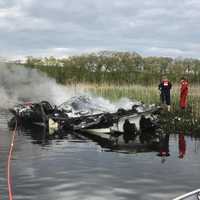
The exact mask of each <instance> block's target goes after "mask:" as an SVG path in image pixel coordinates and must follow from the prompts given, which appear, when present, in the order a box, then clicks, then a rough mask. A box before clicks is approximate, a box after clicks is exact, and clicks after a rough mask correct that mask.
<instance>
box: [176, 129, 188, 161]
mask: <svg viewBox="0 0 200 200" xmlns="http://www.w3.org/2000/svg"><path fill="white" fill-rule="evenodd" d="M178 146H179V158H183V157H184V155H185V151H186V143H185V137H184V134H183V133H182V132H180V133H179V140H178Z"/></svg>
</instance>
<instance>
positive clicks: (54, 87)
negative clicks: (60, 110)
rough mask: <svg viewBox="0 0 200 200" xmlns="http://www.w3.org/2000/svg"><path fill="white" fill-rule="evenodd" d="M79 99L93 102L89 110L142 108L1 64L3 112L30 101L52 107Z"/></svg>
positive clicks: (29, 71) (15, 66)
mask: <svg viewBox="0 0 200 200" xmlns="http://www.w3.org/2000/svg"><path fill="white" fill-rule="evenodd" d="M79 95H86V99H87V98H89V104H90V105H88V104H86V107H91V106H93V107H95V108H98V109H100V110H105V111H110V112H114V111H116V110H117V109H118V108H125V109H129V108H131V106H132V105H134V104H138V102H133V101H131V100H129V99H128V98H122V99H120V100H119V101H117V102H111V101H109V100H106V99H104V98H102V97H97V96H93V95H92V94H90V93H89V92H85V91H84V88H81V87H76V86H75V87H73V86H71V87H70V86H63V85H60V84H58V83H56V81H55V80H54V79H51V78H49V77H47V76H46V75H45V74H44V73H41V72H39V71H38V70H36V69H30V68H26V67H24V66H21V65H15V64H6V63H0V109H2V108H4V109H8V108H11V107H13V106H14V105H16V104H18V103H23V102H26V101H31V102H38V101H42V100H46V101H49V102H50V103H51V104H55V105H60V104H61V103H63V102H65V101H67V100H69V98H71V97H73V96H76V97H75V100H76V99H80V97H79ZM84 99H85V98H84Z"/></svg>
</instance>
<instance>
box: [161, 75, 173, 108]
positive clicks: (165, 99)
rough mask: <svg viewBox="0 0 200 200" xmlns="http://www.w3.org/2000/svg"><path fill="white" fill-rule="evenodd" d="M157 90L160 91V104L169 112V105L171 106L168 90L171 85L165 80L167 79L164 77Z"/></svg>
mask: <svg viewBox="0 0 200 200" xmlns="http://www.w3.org/2000/svg"><path fill="white" fill-rule="evenodd" d="M158 88H159V90H160V97H161V103H162V104H166V105H167V110H168V111H170V104H171V98H170V90H171V88H172V84H171V83H170V81H169V80H168V79H167V77H165V76H164V77H163V79H162V80H161V82H160V84H159V86H158Z"/></svg>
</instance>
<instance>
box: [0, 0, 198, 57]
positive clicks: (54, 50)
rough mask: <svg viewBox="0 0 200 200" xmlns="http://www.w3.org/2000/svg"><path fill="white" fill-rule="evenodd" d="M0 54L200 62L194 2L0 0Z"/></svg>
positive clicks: (159, 0)
mask: <svg viewBox="0 0 200 200" xmlns="http://www.w3.org/2000/svg"><path fill="white" fill-rule="evenodd" d="M0 47H1V48H0V56H6V57H20V56H26V55H33V56H50V55H53V56H64V55H71V54H77V53H82V52H92V51H98V50H119V51H136V52H138V53H139V54H141V55H143V56H150V55H152V56H155V55H156V56H171V57H180V56H181V57H195V58H200V1H199V0H0Z"/></svg>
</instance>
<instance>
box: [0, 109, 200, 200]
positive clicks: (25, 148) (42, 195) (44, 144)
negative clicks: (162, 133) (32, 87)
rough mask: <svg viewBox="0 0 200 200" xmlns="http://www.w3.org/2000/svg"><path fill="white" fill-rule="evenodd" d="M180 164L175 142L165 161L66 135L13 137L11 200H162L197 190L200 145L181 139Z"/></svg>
mask: <svg viewBox="0 0 200 200" xmlns="http://www.w3.org/2000/svg"><path fill="white" fill-rule="evenodd" d="M9 117H10V115H9V114H8V113H7V112H5V111H2V112H1V114H0V199H2V200H7V199H8V195H7V185H6V184H7V182H6V159H7V154H8V147H9V145H10V141H11V132H9V130H8V128H7V120H8V119H9ZM185 141H186V152H185V155H184V157H183V158H182V159H180V158H179V156H178V155H179V145H178V136H175V135H171V136H170V141H169V151H170V156H169V157H166V158H165V159H164V158H161V157H158V156H157V153H156V152H142V153H135V152H133V151H117V152H116V151H111V150H109V149H104V148H102V147H101V146H100V145H98V144H97V143H95V142H93V141H92V140H89V139H86V138H81V137H78V136H77V135H73V134H69V135H68V136H66V137H65V138H63V139H54V140H46V139H45V138H44V137H43V133H42V132H39V131H37V130H35V131H34V132H33V133H28V132H23V131H18V132H17V135H16V141H15V145H14V152H13V159H12V168H11V170H12V187H13V195H14V198H13V199H14V200H22V199H25V200H31V199H40V200H66V199H69V200H80V199H81V200H125V199H130V200H133V199H136V200H151V199H152V200H161V199H163V200H165V199H166V200H167V199H172V198H174V197H176V196H177V195H181V194H183V193H186V192H189V191H191V190H194V189H197V188H199V187H200V173H199V170H200V142H199V141H198V140H194V139H192V138H191V137H185Z"/></svg>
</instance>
